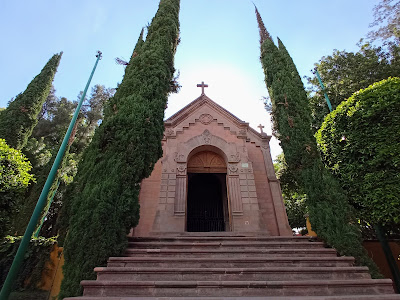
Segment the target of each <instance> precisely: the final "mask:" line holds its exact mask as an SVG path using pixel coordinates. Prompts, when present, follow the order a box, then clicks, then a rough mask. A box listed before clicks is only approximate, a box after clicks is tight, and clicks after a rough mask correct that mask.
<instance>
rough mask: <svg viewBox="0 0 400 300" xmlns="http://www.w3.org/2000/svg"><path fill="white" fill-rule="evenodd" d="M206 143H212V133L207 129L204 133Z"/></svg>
mask: <svg viewBox="0 0 400 300" xmlns="http://www.w3.org/2000/svg"><path fill="white" fill-rule="evenodd" d="M202 136H203V140H204V144H207V145H209V144H210V143H211V133H210V132H209V131H208V130H207V129H206V130H204V132H203V134H202Z"/></svg>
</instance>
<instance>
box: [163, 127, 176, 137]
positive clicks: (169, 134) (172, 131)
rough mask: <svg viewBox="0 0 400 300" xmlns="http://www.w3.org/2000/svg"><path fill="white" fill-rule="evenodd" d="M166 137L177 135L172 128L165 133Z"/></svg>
mask: <svg viewBox="0 0 400 300" xmlns="http://www.w3.org/2000/svg"><path fill="white" fill-rule="evenodd" d="M165 135H166V136H173V135H175V131H174V130H173V129H172V128H168V129H167V130H166V131H165Z"/></svg>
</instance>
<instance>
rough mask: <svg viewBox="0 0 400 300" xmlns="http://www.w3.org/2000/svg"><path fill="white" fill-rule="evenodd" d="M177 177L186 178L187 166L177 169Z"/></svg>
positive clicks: (180, 166)
mask: <svg viewBox="0 0 400 300" xmlns="http://www.w3.org/2000/svg"><path fill="white" fill-rule="evenodd" d="M176 170H177V175H179V176H184V175H186V165H179V166H178V167H177V168H176Z"/></svg>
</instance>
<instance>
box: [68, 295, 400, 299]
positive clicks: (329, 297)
mask: <svg viewBox="0 0 400 300" xmlns="http://www.w3.org/2000/svg"><path fill="white" fill-rule="evenodd" d="M71 299H79V300H98V299H99V297H90V296H83V297H78V298H65V300H71ZM183 299H184V300H377V297H376V295H361V296H360V295H342V296H305V297H302V296H287V297H281V296H273V297H185V298H182V297H107V300H183ZM378 299H379V300H399V299H400V295H395V294H390V295H389V294H387V295H382V294H381V295H379V298H378Z"/></svg>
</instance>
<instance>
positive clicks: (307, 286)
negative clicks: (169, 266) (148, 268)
mask: <svg viewBox="0 0 400 300" xmlns="http://www.w3.org/2000/svg"><path fill="white" fill-rule="evenodd" d="M81 284H82V286H83V287H84V296H97V297H103V298H104V297H109V296H110V297H111V296H112V297H115V296H127V295H129V296H152V297H161V296H163V297H177V296H179V297H195V296H213V297H215V296H219V297H226V296H229V297H239V296H269V297H271V296H305V295H310V296H324V295H349V294H350V295H354V294H360V295H365V294H366V295H371V294H374V295H379V294H392V293H393V286H392V281H391V280H389V279H375V280H373V279H362V280H308V281H217V282H216V281H181V282H179V281H106V280H101V281H100V280H99V281H86V280H84V281H82V283H81ZM378 299H379V298H378Z"/></svg>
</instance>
